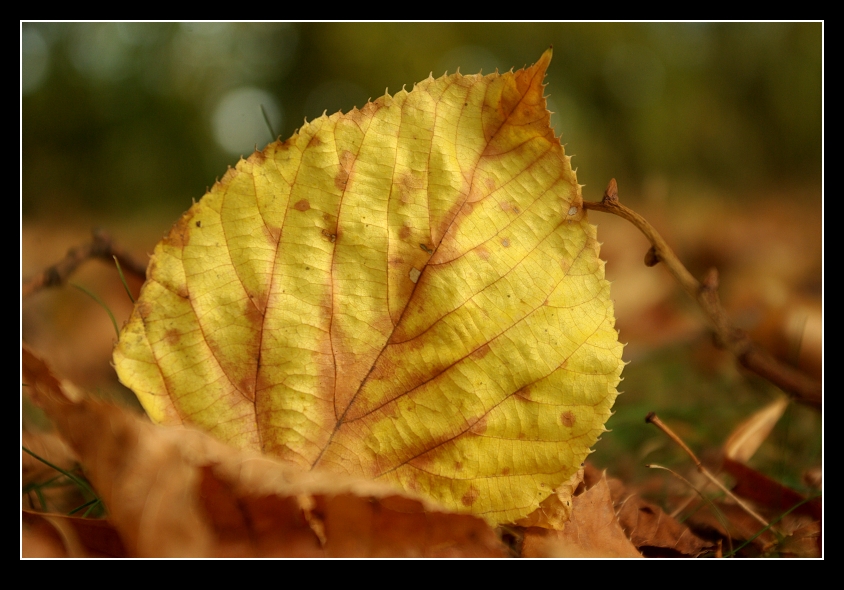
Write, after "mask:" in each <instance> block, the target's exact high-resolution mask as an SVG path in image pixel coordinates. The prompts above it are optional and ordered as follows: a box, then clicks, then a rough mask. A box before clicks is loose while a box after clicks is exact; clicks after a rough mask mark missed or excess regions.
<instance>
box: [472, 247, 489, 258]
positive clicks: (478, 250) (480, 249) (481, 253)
mask: <svg viewBox="0 0 844 590" xmlns="http://www.w3.org/2000/svg"><path fill="white" fill-rule="evenodd" d="M475 253H476V254H477V255H478V256H479V257H480V259H481V260H489V250H487V249H486V248H484V247H483V246H478V247H477V248H475Z"/></svg>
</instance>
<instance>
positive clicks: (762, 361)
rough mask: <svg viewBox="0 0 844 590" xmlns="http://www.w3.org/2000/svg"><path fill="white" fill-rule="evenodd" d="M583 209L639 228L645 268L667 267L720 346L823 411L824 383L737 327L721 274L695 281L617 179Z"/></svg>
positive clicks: (711, 271) (784, 389) (758, 373)
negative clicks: (645, 244)
mask: <svg viewBox="0 0 844 590" xmlns="http://www.w3.org/2000/svg"><path fill="white" fill-rule="evenodd" d="M583 208H584V209H591V210H593V211H602V212H604V213H612V214H613V215H617V216H619V217H622V218H624V219H626V220H627V221H629V222H630V223H632V224H633V225H635V226H636V227H637V228H638V229H639V231H641V232H642V233H643V234H645V237H646V238H647V239H648V241H649V242H650V243H651V248H650V249H649V250H648V251H647V253H646V254H645V264H646V265H647V266H654V265H656V264H658V263H660V262H662V263H663V264H665V267H666V268H667V269H668V272H670V273H671V275H672V276H673V277H674V278H675V279H676V280H677V282H678V283H680V286H681V287H683V290H685V291H686V293H688V294H689V296H690V297H691V298H692V299H694V300H695V301H697V303H698V305H700V307H701V309H702V310H703V311H704V313H705V314H706V316H707V318H708V319H709V321H710V323H711V325H712V328H713V329H714V330H715V335H716V337H717V341H718V343H719V345H721V346H723V347H725V348H726V349H727V350H729V351H730V352H731V353H733V355H735V357H736V358H737V359H738V361H739V363H741V365H742V366H743V367H745V368H746V369H748V370H750V371H752V372H754V373H756V374H757V375H759V376H760V377H762V378H764V379H767V380H768V381H770V382H771V383H773V384H774V385H776V386H777V387H779V388H780V389H782V390H783V391H785V392H787V393H789V394H791V395H792V396H793V397H794V398H795V400H797V401H799V402H801V403H804V404H807V405H809V406H813V407H816V408H818V409H820V408H821V402H822V399H823V395H822V389H821V383H820V382H819V381H817V380H815V379H813V378H811V377H809V376H808V375H805V374H804V373H803V372H801V371H799V370H797V369H795V368H793V367H790V366H788V365H786V364H784V363H782V362H780V361H778V360H777V359H775V358H774V357H773V356H771V355H770V354H769V353H768V352H767V351H765V350H764V349H762V348H761V347H759V346H758V345H757V344H755V343H754V342H753V341H752V340H751V339H750V337H749V336H748V335H747V333H746V332H745V331H743V330H739V329H738V328H736V327H734V326H733V325H732V323H731V322H730V320H729V318H728V317H727V313H726V311H724V308H723V307H722V306H721V301H720V299H719V297H718V271H717V270H716V269H714V268H713V269H710V271H709V273H707V275H706V277H705V278H704V279H703V282H702V283H701V282H700V281H698V280H697V279H696V278H694V277H693V276H692V274H691V273H690V272H689V271H688V270H687V269H686V267H685V266H683V263H682V262H680V259H679V258H678V257H677V255H676V254H675V253H674V251H673V250H672V249H671V247H670V246H669V245H668V243H667V242H666V241H665V240H664V239H663V237H662V236H661V235H659V232H657V231H656V229H654V227H653V226H652V225H651V224H650V223H648V221H647V220H646V219H645V218H644V217H642V216H641V215H639V214H638V213H636V212H635V211H633V210H632V209H629V208H628V207H625V206H624V205H622V204H621V202H619V200H618V185H617V184H616V181H615V178H613V179H612V180H610V182H609V184H608V185H607V189H606V190H605V191H604V198H603V200H601V202H599V203H594V202H591V201H584V202H583Z"/></svg>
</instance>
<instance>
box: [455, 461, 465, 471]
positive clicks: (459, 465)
mask: <svg viewBox="0 0 844 590" xmlns="http://www.w3.org/2000/svg"><path fill="white" fill-rule="evenodd" d="M462 469H463V462H462V461H455V462H454V470H455V471H462Z"/></svg>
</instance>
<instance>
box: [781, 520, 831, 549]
mask: <svg viewBox="0 0 844 590" xmlns="http://www.w3.org/2000/svg"><path fill="white" fill-rule="evenodd" d="M777 551H778V552H779V554H780V555H781V556H782V557H820V556H821V523H820V522H810V523H808V524H805V525H803V526H802V527H800V528H799V529H797V530H795V531H793V532H792V533H791V534H790V535H789V536H787V537H786V538H785V539H783V540H782V542H780V543H779V545H777Z"/></svg>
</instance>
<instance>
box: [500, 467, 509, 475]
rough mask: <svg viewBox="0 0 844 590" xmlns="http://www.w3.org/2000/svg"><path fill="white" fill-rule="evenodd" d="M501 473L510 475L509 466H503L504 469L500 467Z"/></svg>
mask: <svg viewBox="0 0 844 590" xmlns="http://www.w3.org/2000/svg"><path fill="white" fill-rule="evenodd" d="M501 475H510V468H509V467H505V468H504V469H502V470H501Z"/></svg>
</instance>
